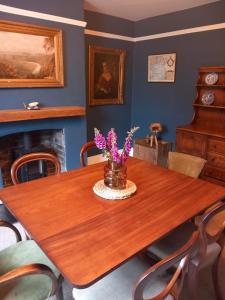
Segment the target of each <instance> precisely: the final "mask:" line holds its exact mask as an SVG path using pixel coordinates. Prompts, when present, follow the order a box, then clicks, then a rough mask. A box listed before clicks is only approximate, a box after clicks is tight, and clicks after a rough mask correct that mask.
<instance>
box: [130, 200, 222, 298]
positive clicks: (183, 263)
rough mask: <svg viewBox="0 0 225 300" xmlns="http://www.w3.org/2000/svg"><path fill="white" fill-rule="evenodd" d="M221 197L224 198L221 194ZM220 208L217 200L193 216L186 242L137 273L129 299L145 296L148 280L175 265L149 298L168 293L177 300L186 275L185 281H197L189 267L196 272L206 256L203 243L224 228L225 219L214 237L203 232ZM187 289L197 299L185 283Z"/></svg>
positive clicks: (219, 211)
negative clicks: (198, 214)
mask: <svg viewBox="0 0 225 300" xmlns="http://www.w3.org/2000/svg"><path fill="white" fill-rule="evenodd" d="M221 200H225V197H224V198H223V199H221ZM223 210H225V202H222V201H221V202H218V203H217V204H215V205H213V206H212V207H211V208H209V209H208V210H207V211H206V212H205V213H204V214H203V215H201V216H197V217H196V218H195V224H196V226H197V228H198V230H196V231H195V232H193V234H192V236H191V238H190V239H189V241H188V242H187V243H186V244H185V245H184V246H183V247H182V248H181V249H179V250H177V251H176V252H175V253H173V254H171V255H170V256H168V257H166V258H165V259H163V260H161V261H160V262H158V263H157V264H155V265H153V266H152V267H151V268H150V269H148V270H147V271H146V272H145V273H144V274H143V275H142V276H141V278H140V279H139V280H138V282H137V283H136V285H135V288H134V291H133V299H134V300H144V299H149V297H148V295H145V292H146V291H145V290H146V287H151V286H150V285H149V283H150V282H151V281H152V280H154V279H156V277H157V276H158V275H160V274H162V273H163V272H165V271H166V270H168V269H170V268H171V267H174V266H175V265H178V266H177V268H176V271H175V272H174V274H173V276H172V277H171V279H170V280H169V282H168V284H167V285H166V286H165V288H164V289H163V290H162V291H161V292H160V293H159V294H157V295H156V296H154V297H151V298H150V299H149V300H163V299H165V298H166V297H167V296H168V295H171V296H172V297H173V299H176V300H179V299H180V298H181V294H182V288H183V284H184V280H185V276H186V275H188V276H187V278H188V280H189V284H190V278H192V282H193V280H194V281H197V277H194V276H195V274H194V273H192V272H193V266H194V268H195V270H196V271H198V267H199V266H200V264H201V263H202V262H203V260H204V258H205V257H206V254H207V246H208V245H209V244H212V243H214V242H216V241H217V240H218V239H219V237H220V235H221V234H222V232H223V230H224V227H225V222H224V223H223V224H221V228H220V229H219V230H218V232H217V233H216V234H215V235H214V236H210V235H208V233H207V231H206V227H207V224H208V223H209V222H210V221H211V220H212V219H213V218H214V217H215V216H216V215H217V214H219V213H221V211H223ZM190 267H192V268H190ZM188 292H189V293H190V295H191V298H190V299H192V300H195V299H199V298H198V295H197V294H196V291H191V286H189V291H188ZM187 299H189V298H187Z"/></svg>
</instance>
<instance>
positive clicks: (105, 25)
mask: <svg viewBox="0 0 225 300" xmlns="http://www.w3.org/2000/svg"><path fill="white" fill-rule="evenodd" d="M85 21H87V23H88V28H89V29H92V30H98V31H103V32H110V33H116V34H121V35H130V36H131V35H132V34H133V22H130V21H127V20H123V19H120V18H115V17H110V16H106V15H102V14H98V13H92V12H85ZM110 28H111V30H110ZM85 40H86V55H87V56H86V68H87V69H88V47H89V45H97V46H102V47H106V48H115V49H123V50H126V54H127V56H126V63H125V91H124V104H122V105H101V106H88V105H87V120H88V122H87V136H88V139H89V140H92V139H93V137H94V131H93V129H94V127H97V128H99V129H101V130H102V132H103V133H105V134H106V133H107V131H108V130H109V129H110V128H112V127H113V128H115V129H116V132H117V134H118V138H119V143H120V145H122V142H123V141H124V139H125V135H126V132H127V130H129V128H130V126H131V101H132V89H131V87H132V72H133V71H132V65H133V43H131V42H127V41H122V40H114V39H108V38H100V37H95V36H89V35H86V36H85ZM87 74H88V72H87ZM86 82H87V89H88V77H87V80H86ZM87 95H88V93H87Z"/></svg>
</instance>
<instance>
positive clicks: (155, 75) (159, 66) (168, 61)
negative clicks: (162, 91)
mask: <svg viewBox="0 0 225 300" xmlns="http://www.w3.org/2000/svg"><path fill="white" fill-rule="evenodd" d="M175 73H176V53H166V54H155V55H149V56H148V82H175Z"/></svg>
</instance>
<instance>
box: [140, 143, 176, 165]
mask: <svg viewBox="0 0 225 300" xmlns="http://www.w3.org/2000/svg"><path fill="white" fill-rule="evenodd" d="M171 146H172V144H171V143H170V142H166V141H158V146H157V147H156V146H154V147H150V143H149V142H148V140H147V139H145V138H142V139H137V140H135V143H134V157H136V158H139V159H142V160H146V161H148V162H152V163H153V164H155V165H160V166H162V167H167V159H168V152H169V151H170V150H171Z"/></svg>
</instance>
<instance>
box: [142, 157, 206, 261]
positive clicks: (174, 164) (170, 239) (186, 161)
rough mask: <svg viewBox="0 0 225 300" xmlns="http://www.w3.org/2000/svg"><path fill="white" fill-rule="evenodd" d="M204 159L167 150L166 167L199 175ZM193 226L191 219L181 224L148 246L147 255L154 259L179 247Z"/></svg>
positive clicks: (188, 174)
mask: <svg viewBox="0 0 225 300" xmlns="http://www.w3.org/2000/svg"><path fill="white" fill-rule="evenodd" d="M205 163H206V160H205V159H203V158H200V157H196V156H193V155H189V154H184V153H179V152H169V154H168V169H170V170H173V171H176V172H179V173H182V174H184V175H187V176H190V177H193V178H197V177H199V175H200V173H201V171H202V169H203V167H204V165H205ZM194 230H195V226H194V224H193V223H192V222H191V221H188V222H186V223H185V224H182V225H181V226H179V227H178V228H176V229H175V230H174V231H172V232H171V233H169V234H168V235H167V236H166V237H164V238H163V239H161V240H159V241H157V242H156V243H154V244H153V245H152V246H151V247H149V248H148V255H149V256H151V257H152V258H153V259H154V260H155V261H158V260H159V259H162V258H164V257H165V256H167V255H169V254H170V253H172V252H174V251H176V250H177V249H179V248H180V247H181V246H182V245H183V244H184V243H186V242H187V240H188V239H189V238H190V236H191V234H192V232H193V231H194Z"/></svg>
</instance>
